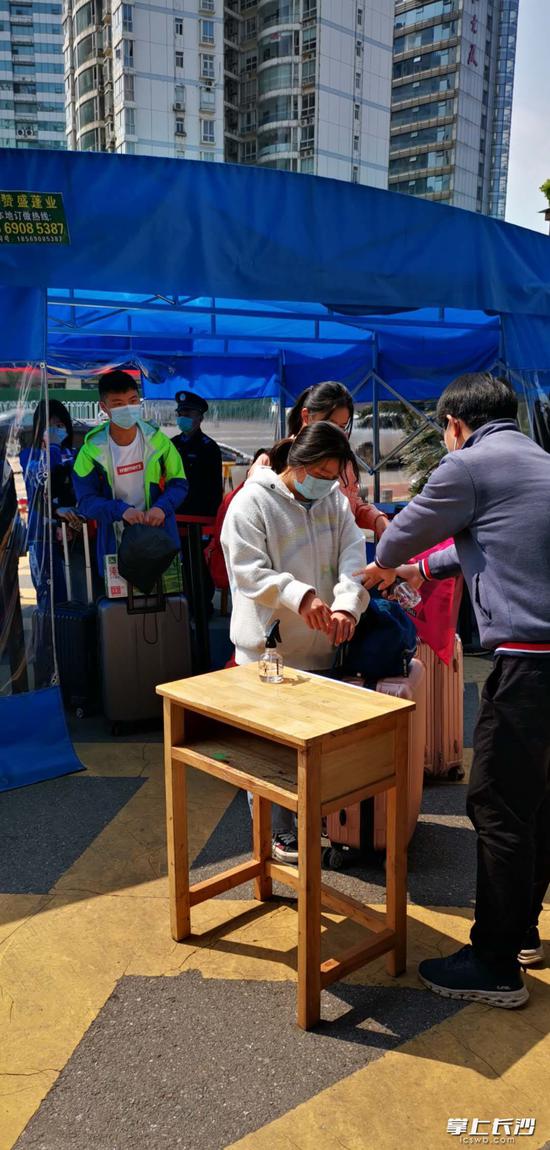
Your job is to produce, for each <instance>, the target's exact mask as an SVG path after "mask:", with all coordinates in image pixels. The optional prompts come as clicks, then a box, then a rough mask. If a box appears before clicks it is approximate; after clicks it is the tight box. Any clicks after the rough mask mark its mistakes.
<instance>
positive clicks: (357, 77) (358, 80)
mask: <svg viewBox="0 0 550 1150" xmlns="http://www.w3.org/2000/svg"><path fill="white" fill-rule="evenodd" d="M355 87H356V88H360V87H361V73H360V72H356V73H355Z"/></svg>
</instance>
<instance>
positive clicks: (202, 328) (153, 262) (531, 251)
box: [0, 150, 550, 399]
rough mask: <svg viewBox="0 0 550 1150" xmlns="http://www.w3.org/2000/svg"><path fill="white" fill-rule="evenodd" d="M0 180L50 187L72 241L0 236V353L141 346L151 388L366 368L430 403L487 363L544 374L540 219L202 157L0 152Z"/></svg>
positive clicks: (272, 390)
mask: <svg viewBox="0 0 550 1150" xmlns="http://www.w3.org/2000/svg"><path fill="white" fill-rule="evenodd" d="M0 185H1V187H0V191H2V190H14V191H15V190H28V191H36V192H43V193H47V192H62V194H63V197H64V204H65V211H66V216H67V221H68V227H69V232H70V240H71V242H70V244H69V245H67V246H63V245H54V244H52V245H48V246H46V245H36V244H33V243H31V244H17V245H12V244H7V243H5V242H3V243H0V294H1V295H2V301H1V302H2V308H3V315H4V319H5V321H6V320H7V322H5V325H4V334H3V336H2V341H1V343H0V357H1V358H2V360H3V361H4V362H5V361H6V359H12V360H39V359H44V358H47V360H48V362H50V363H52V364H57V365H58V366H61V367H65V368H73V369H77V370H78V368H79V367H80V368H82V369H84V368H85V367H86V366H89V367H90V368H91V367H92V366H96V365H97V364H98V363H105V362H124V361H128V360H133V361H134V362H138V363H140V364H141V365H142V366H143V368H144V370H145V372H146V375H147V377H148V379H149V383H148V384H147V387H148V388H154V389H155V394H156V395H158V394H160V393H162V394H166V395H170V394H173V391H174V390H175V389H176V388H177V386H185V384H186V383H188V384H189V385H190V386H196V387H197V388H198V389H200V390H202V391H203V393H204V394H205V395H207V397H214V396H217V397H228V398H229V397H234V396H235V395H236V394H239V395H245V394H246V395H253V394H263V395H266V394H268V395H269V394H271V395H274V394H278V389H279V388H280V386H281V383H284V387H285V388H286V389H287V391H288V393H289V395H291V396H293V395H295V394H296V393H297V391H299V390H300V389H301V388H302V387H304V386H305V385H306V384H307V383H310V382H314V381H316V380H317V379H323V378H328V377H333V378H334V377H336V378H340V379H343V380H346V381H347V382H348V385H349V386H351V387H352V390H354V389H358V390H357V392H356V394H357V398H363V399H366V398H369V386H368V385H363V387H362V389H361V385H362V381H364V380H365V378H366V377H367V376H368V374H369V372H371V371H373V370H374V371H376V372H377V373H378V374H379V375H380V376H381V377H383V379H384V380H386V381H387V382H389V383H390V384H392V385H393V386H395V387H396V388H397V389H398V390H400V391H401V392H402V393H403V394H407V395H409V396H414V397H416V398H427V397H429V396H432V395H435V394H437V393H438V392H439V391H440V390H441V388H442V386H444V385H445V383H446V382H448V379H450V378H452V377H453V376H454V375H456V374H458V373H459V372H460V371H464V370H475V369H477V368H486V367H491V366H492V365H493V364H494V363H495V362H496V361H497V360H498V359H499V357H500V358H506V360H507V362H508V363H509V365H510V366H512V367H514V368H516V369H517V370H524V369H536V370H540V371H546V370H548V369H550V334H549V333H550V246H549V243H548V239H547V238H546V237H544V236H541V235H539V234H537V233H532V232H529V231H527V230H525V229H522V228H517V227H513V226H511V225H508V224H504V223H501V222H499V221H496V220H492V219H488V218H486V217H482V216H478V215H475V214H473V213H469V212H465V211H461V210H459V209H453V208H448V207H446V206H443V205H439V204H432V203H428V202H426V201H422V200H418V199H415V198H413V197H408V196H407V197H405V196H401V195H398V194H394V193H390V192H385V191H380V190H377V189H373V188H368V187H357V186H353V185H348V184H345V183H343V182H340V181H333V180H326V179H318V178H314V177H308V176H302V175H293V174H291V173H282V172H273V171H264V170H262V169H260V168H255V167H243V166H232V165H228V164H209V163H200V162H197V161H192V162H186V161H175V160H162V159H152V158H148V157H147V158H145V157H143V158H142V157H128V156H124V157H121V156H112V155H108V156H107V155H104V154H100V153H97V154H95V153H84V154H82V153H61V152H47V151H46V152H43V151H41V152H36V153H34V152H32V151H24V152H23V151H17V150H14V151H10V150H7V151H3V153H2V170H1V175H0ZM46 291H47V293H48V309H47V312H46V307H45V292H46ZM29 321H30V322H29ZM182 381H183V382H182Z"/></svg>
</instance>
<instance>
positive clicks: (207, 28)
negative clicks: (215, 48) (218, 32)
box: [200, 20, 214, 44]
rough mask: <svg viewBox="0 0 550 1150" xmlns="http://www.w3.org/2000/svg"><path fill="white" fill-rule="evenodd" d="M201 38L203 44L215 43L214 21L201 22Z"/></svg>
mask: <svg viewBox="0 0 550 1150" xmlns="http://www.w3.org/2000/svg"><path fill="white" fill-rule="evenodd" d="M200 38H201V44H213V43H214V21H213V20H201V21H200Z"/></svg>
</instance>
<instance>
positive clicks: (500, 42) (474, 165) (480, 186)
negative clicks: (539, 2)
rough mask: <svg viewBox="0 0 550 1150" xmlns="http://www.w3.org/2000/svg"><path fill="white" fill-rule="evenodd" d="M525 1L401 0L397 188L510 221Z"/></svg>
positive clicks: (396, 63)
mask: <svg viewBox="0 0 550 1150" xmlns="http://www.w3.org/2000/svg"><path fill="white" fill-rule="evenodd" d="M518 3H519V0H397V3H396V5H395V29H394V45H393V85H392V114H391V143H390V164H389V187H390V189H392V190H393V191H398V192H406V193H409V194H411V195H416V196H423V197H425V198H428V199H431V200H443V201H445V202H447V203H450V204H454V205H455V206H456V207H461V208H469V209H471V210H472V211H478V212H484V213H486V214H489V215H492V216H497V217H500V218H503V217H504V211H505V206H506V185H507V176H508V155H509V148H510V125H511V118H512V95H513V86H514V63H515V49H516V32H517V19H518Z"/></svg>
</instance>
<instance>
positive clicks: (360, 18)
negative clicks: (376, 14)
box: [357, 8, 363, 27]
mask: <svg viewBox="0 0 550 1150" xmlns="http://www.w3.org/2000/svg"><path fill="white" fill-rule="evenodd" d="M362 23H363V9H362V8H358V9H357V24H358V26H359V27H361V25H362Z"/></svg>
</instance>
